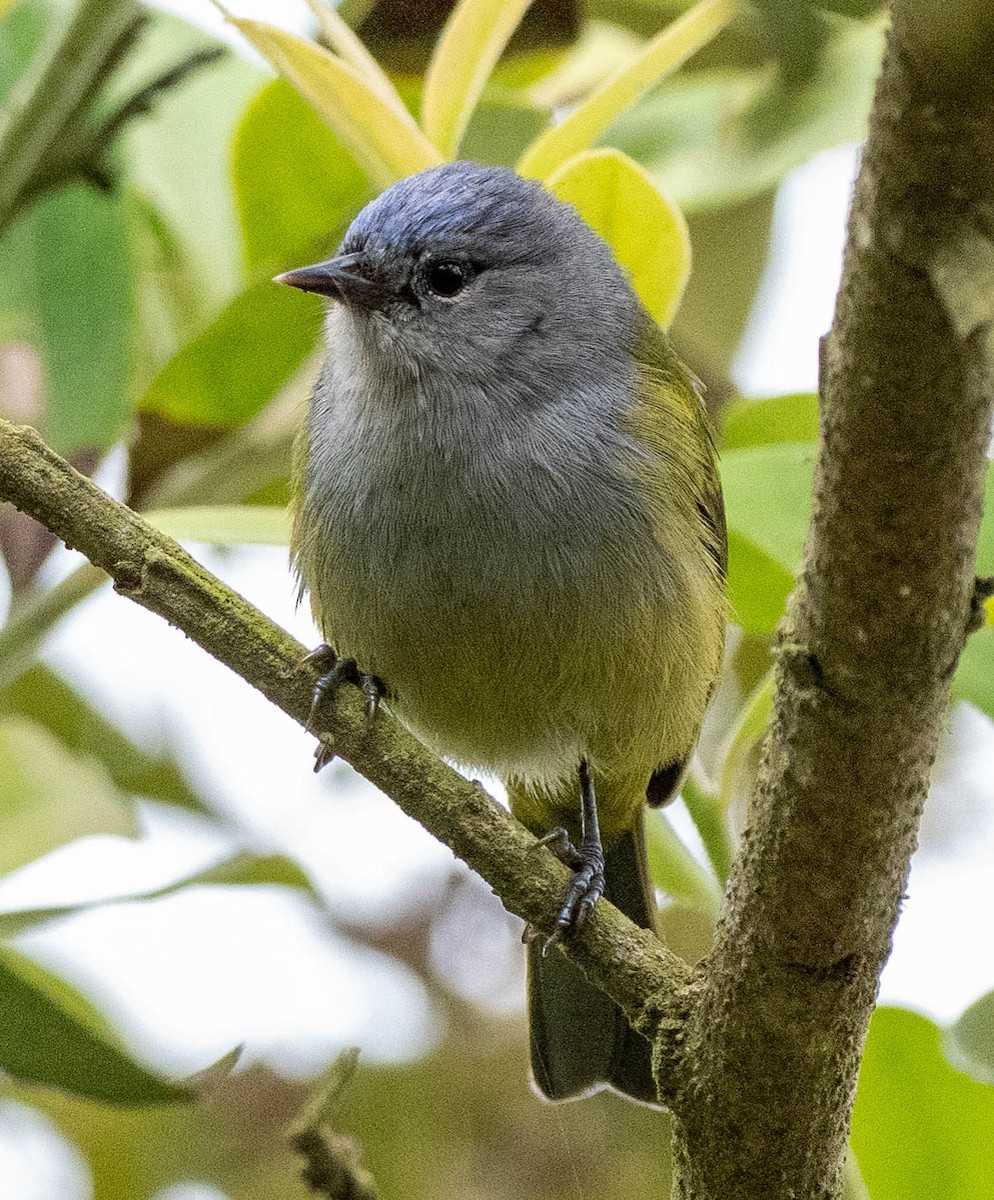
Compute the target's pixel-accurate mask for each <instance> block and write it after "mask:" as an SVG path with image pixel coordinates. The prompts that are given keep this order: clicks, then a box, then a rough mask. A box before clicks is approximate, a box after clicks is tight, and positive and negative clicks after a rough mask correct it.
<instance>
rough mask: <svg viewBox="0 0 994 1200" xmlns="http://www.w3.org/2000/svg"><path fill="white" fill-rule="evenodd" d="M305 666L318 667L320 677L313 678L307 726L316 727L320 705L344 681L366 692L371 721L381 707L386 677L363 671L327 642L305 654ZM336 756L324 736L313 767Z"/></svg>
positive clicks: (363, 692) (319, 768) (325, 764)
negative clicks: (315, 721)
mask: <svg viewBox="0 0 994 1200" xmlns="http://www.w3.org/2000/svg"><path fill="white" fill-rule="evenodd" d="M301 665H302V666H308V667H317V669H318V672H319V674H318V677H317V679H316V680H315V681H314V692H313V694H312V698H311V710H310V712H309V713H308V714H307V728H308V729H311V730H313V728H314V718H315V717H316V716H317V714H318V710H319V709H320V708H321V705H322V704H324V703H325V701H326V700H327V699H328V698H329V696H331V695H332V693H333V692H334V691H335V690H336V688H338V687H339V686H340V685H341V684H343V683H351V684H353V685H354V686H355V687H357V688H358V689H359V690H360V691H361V692H362V694H363V697H364V700H365V711H366V718H367V720H370V721H372V720H373V719H374V718H375V717H376V714H377V713H378V712H379V709H380V701H381V700H382V699H383V697H384V695H386V688H385V686H384V684H383V680H382V679H380V678H379V677H378V676H377V675H368V674H367V673H366V672H365V671H360V670H359V666H358V664H357V663H356V660H355V659H354V658H339V656H338V655H337V654H336V653H335V651H334V650H332V648H331V647H330V646H329V645H327V643H325V642H322V643H321V645H320V646H317V647H315V649H313V650H312V651H311V652H310V654H308V655H306V657H305V658H304V660H303V663H302V664H301ZM334 757H335V751H334V749H333V748H332V746H331V743H330V740H326V739H322V741H321V742H320V743H319V744H318V748H317V749H316V750H315V752H314V770H315V771H320V770H321V768H322V767H326V766H327V765H328V763H330V762H331V760H332V759H333V758H334Z"/></svg>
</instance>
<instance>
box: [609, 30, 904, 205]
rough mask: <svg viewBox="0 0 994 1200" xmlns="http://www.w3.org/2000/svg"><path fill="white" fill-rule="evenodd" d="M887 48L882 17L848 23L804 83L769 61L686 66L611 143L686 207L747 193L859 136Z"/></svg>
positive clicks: (614, 130) (625, 117)
mask: <svg viewBox="0 0 994 1200" xmlns="http://www.w3.org/2000/svg"><path fill="white" fill-rule="evenodd" d="M882 49H883V27H882V24H881V22H875V23H873V24H871V25H854V24H848V23H847V24H844V25H842V27H841V28H840V30H839V32H838V34H837V35H836V36H835V37H834V38H833V39H832V41H831V42H830V43H829V45H828V46H827V47H826V48H825V51H824V53H823V54H822V56H821V58H820V60H819V63H818V67H817V69H816V71H815V73H814V74H813V75H812V77H811V78H810V79H809V80H807V81H806V82H805V83H804V84H803V85H796V84H788V83H787V82H785V81H784V79H783V77H782V76H781V75H778V74H777V73H776V72H775V71H774V70H772V69H771V68H770V67H769V66H762V67H756V68H741V67H725V68H712V69H707V70H700V71H694V72H691V73H685V74H683V75H680V76H677V77H675V78H674V79H671V80H668V81H667V83H666V85H665V86H664V87H662V88H660V89H659V90H658V91H656V92H655V93H654V94H653V95H652V96H650V97H648V98H647V99H646V100H645V101H643V102H642V103H641V104H639V105H637V106H636V107H634V108H631V109H628V110H626V111H625V112H624V113H622V114H621V115H620V116H619V118H618V120H616V121H615V122H614V124H613V125H612V126H611V128H610V130H609V131H608V133H607V140H608V141H610V143H611V144H612V145H614V146H617V147H618V148H619V149H621V150H624V151H625V152H626V153H627V154H630V155H631V156H632V158H634V159H636V160H637V161H638V162H640V163H642V165H643V166H644V167H646V169H647V170H649V171H650V172H651V173H652V174H653V175H656V176H657V177H658V178H659V180H660V182H661V184H662V186H663V187H664V188H665V189H666V192H667V194H668V195H670V196H672V197H673V199H674V200H675V201H676V202H677V203H678V204H680V205H681V207H683V208H684V209H686V210H690V209H694V208H699V207H714V206H716V205H724V204H728V203H729V202H730V201H734V200H742V199H746V198H748V197H750V196H754V195H756V194H758V193H760V192H764V191H768V190H769V189H770V188H772V187H774V186H775V185H776V184H778V183H779V182H780V180H782V179H783V177H784V176H785V175H786V174H787V173H788V172H789V171H791V170H793V168H794V167H797V166H800V165H801V163H804V162H807V161H808V159H810V158H811V157H813V156H814V155H815V154H817V153H818V152H819V151H821V150H825V149H828V148H829V147H832V146H838V145H841V144H842V143H844V142H856V141H861V140H862V139H863V137H864V136H865V133H866V121H867V117H868V115H869V111H870V103H871V101H872V99H873V89H874V86H875V82H876V77H877V73H878V71H879V67H880V57H881V53H882Z"/></svg>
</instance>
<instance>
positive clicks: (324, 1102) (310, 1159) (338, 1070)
mask: <svg viewBox="0 0 994 1200" xmlns="http://www.w3.org/2000/svg"><path fill="white" fill-rule="evenodd" d="M358 1061H359V1051H358V1050H357V1049H356V1048H355V1047H354V1046H353V1047H351V1048H350V1049H348V1050H343V1051H342V1053H341V1054H339V1056H338V1057H337V1058H336V1059H335V1061H334V1062H333V1063H332V1065H331V1067H330V1069H329V1070H328V1071H327V1072H326V1073H325V1076H324V1079H322V1081H321V1084H320V1086H319V1087H318V1089H317V1090H316V1092H315V1094H314V1096H313V1097H312V1098H311V1100H310V1102H309V1103H308V1105H307V1107H306V1109H305V1110H304V1112H303V1113H302V1114H301V1117H300V1119H299V1120H298V1121H296V1122H295V1123H294V1126H293V1128H292V1129H291V1130H290V1134H289V1138H290V1145H291V1146H292V1147H293V1148H294V1150H296V1151H297V1153H298V1154H300V1155H301V1156H302V1157H303V1159H304V1164H305V1165H304V1168H303V1170H302V1172H301V1176H302V1178H303V1181H304V1183H305V1184H306V1185H307V1187H308V1188H309V1189H310V1191H312V1192H313V1193H314V1194H315V1195H316V1196H323V1197H324V1198H325V1200H376V1184H375V1183H374V1182H373V1177H372V1176H371V1175H370V1173H369V1172H368V1171H367V1170H365V1169H364V1168H363V1166H362V1165H361V1163H360V1161H359V1147H358V1145H357V1144H356V1141H355V1139H354V1138H351V1137H348V1136H346V1135H344V1134H340V1133H336V1132H335V1128H334V1124H335V1120H336V1118H337V1115H338V1108H339V1105H340V1104H341V1100H342V1095H343V1093H344V1091H345V1089H346V1088H347V1087H348V1085H349V1083H350V1081H351V1079H352V1076H353V1075H354V1074H355V1069H356V1064H357V1063H358Z"/></svg>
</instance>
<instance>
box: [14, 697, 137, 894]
mask: <svg viewBox="0 0 994 1200" xmlns="http://www.w3.org/2000/svg"><path fill="white" fill-rule="evenodd" d="M93 834H116V835H118V836H120V837H137V835H138V826H137V822H136V819H135V812H134V807H133V805H132V803H131V801H130V798H129V797H127V796H125V795H124V793H123V792H121V791H119V790H118V788H117V787H116V786H115V784H114V782H113V780H112V779H111V777H110V775H109V774H108V773H107V771H106V770H105V769H104V767H103V766H102V765H101V764H100V763H98V762H97V761H96V759H94V758H90V757H88V756H85V755H82V754H79V755H77V754H73V753H71V752H70V751H69V750H67V749H66V747H65V746H64V745H63V744H62V743H61V742H60V741H59V739H58V738H56V737H55V736H54V735H53V734H52V733H50V732H49V730H47V729H44V728H43V727H42V726H41V725H36V724H35V723H34V722H33V721H28V720H24V719H23V718H21V717H5V718H4V719H3V720H2V721H0V874H4V873H6V872H7V871H13V870H15V869H16V868H17V867H21V866H23V865H24V864H25V863H28V862H32V861H33V860H34V859H36V858H39V857H40V856H41V855H43V854H48V852H49V851H50V850H54V849H56V848H57V847H58V846H62V845H64V844H65V843H66V842H71V841H74V840H75V839H76V838H80V837H88V836H90V835H93Z"/></svg>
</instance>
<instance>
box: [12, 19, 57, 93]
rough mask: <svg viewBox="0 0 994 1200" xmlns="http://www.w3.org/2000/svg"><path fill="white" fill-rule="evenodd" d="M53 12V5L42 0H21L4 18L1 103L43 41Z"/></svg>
mask: <svg viewBox="0 0 994 1200" xmlns="http://www.w3.org/2000/svg"><path fill="white" fill-rule="evenodd" d="M10 3H11V0H4V7H9V6H10ZM0 11H2V9H0ZM51 13H52V10H51V6H50V5H49V4H46V3H43V2H42V0H21V2H20V3H19V4H16V5H15V6H14V9H13V12H11V13H10V15H9V16H7V17H5V18H4V23H3V29H2V30H0V104H5V103H6V101H7V96H8V95H9V94H10V91H11V89H12V88H13V86H14V84H15V82H16V81H17V80H18V79H19V78H20V77H21V73H22V72H23V70H24V68H25V67H26V66H27V64H28V63H29V62H30V61H31V56H32V55H33V54H34V53H35V51H36V50H37V49H38V47H39V46H40V45H41V43H42V39H43V38H44V37H45V32H46V30H47V28H48V25H49V21H50V18H51Z"/></svg>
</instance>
